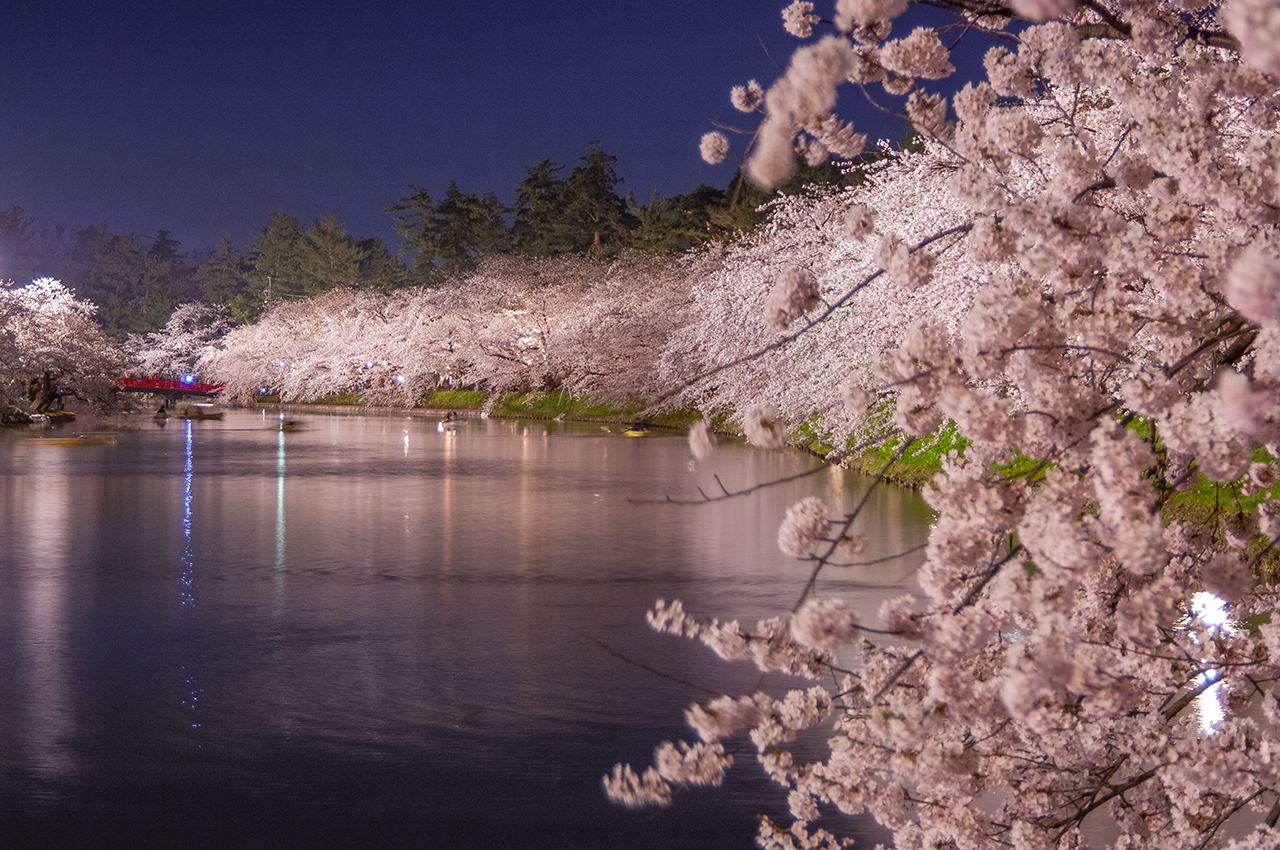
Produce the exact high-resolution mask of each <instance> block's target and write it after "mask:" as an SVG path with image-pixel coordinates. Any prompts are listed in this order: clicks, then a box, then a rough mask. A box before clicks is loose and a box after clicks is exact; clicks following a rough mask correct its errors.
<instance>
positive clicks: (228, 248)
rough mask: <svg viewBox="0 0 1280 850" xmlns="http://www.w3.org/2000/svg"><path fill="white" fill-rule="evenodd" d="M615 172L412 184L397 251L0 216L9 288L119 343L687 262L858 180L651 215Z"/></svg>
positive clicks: (595, 155)
mask: <svg viewBox="0 0 1280 850" xmlns="http://www.w3.org/2000/svg"><path fill="white" fill-rule="evenodd" d="M616 163H617V158H616V157H614V156H611V155H609V154H607V153H605V152H604V151H603V150H601V149H600V147H599V144H598V143H596V142H592V143H591V144H590V145H589V146H588V151H587V154H586V155H585V156H583V157H582V158H581V164H580V165H578V166H576V167H575V168H573V169H572V170H571V171H567V170H566V168H565V167H564V166H561V165H558V164H556V163H554V162H552V161H551V160H543V161H542V162H539V163H537V164H536V165H531V166H528V167H527V168H526V169H525V171H526V176H525V179H524V180H522V181H521V182H520V183H518V184H517V186H516V197H515V201H514V203H512V204H511V205H510V206H508V205H505V204H503V203H502V202H501V201H499V200H498V198H497V197H496V196H495V195H493V194H488V195H475V194H471V193H468V192H464V191H462V190H461V189H460V188H459V187H458V186H457V184H456V183H454V182H450V183H449V185H448V186H447V187H446V188H445V190H444V194H443V196H441V197H439V198H435V197H433V196H432V195H430V194H429V193H428V192H427V191H426V190H425V189H420V188H418V187H416V186H412V185H411V186H410V187H409V188H410V190H411V193H410V194H409V195H408V196H407V197H404V198H401V199H400V200H399V201H398V202H397V203H395V204H392V205H390V206H388V207H386V210H385V211H386V212H387V213H389V214H390V215H391V216H392V217H393V218H394V220H395V227H396V232H397V233H398V234H399V236H400V238H401V244H400V245H399V246H396V248H395V249H393V248H391V247H389V246H387V245H386V244H385V243H384V242H383V240H382V239H379V238H376V237H375V238H367V239H362V238H360V237H357V236H353V235H351V234H349V233H347V231H346V229H345V227H344V226H343V224H342V222H341V221H340V220H339V219H338V218H337V217H336V216H334V215H332V214H330V215H327V216H325V217H323V218H318V219H315V220H313V221H312V222H311V223H310V224H309V225H305V226H304V225H303V224H302V223H301V222H300V221H299V220H298V219H296V218H294V217H293V216H291V215H289V214H287V213H285V212H282V211H281V212H275V213H272V214H271V216H270V217H269V218H268V220H267V222H266V224H265V225H264V226H263V228H262V230H261V231H260V232H259V233H257V234H256V235H255V236H254V237H253V238H252V239H251V240H250V242H249V244H248V245H246V246H237V245H236V244H235V243H234V242H233V241H232V240H231V238H230V237H229V236H228V235H227V234H226V233H225V232H224V233H223V236H222V239H221V243H220V244H219V245H218V246H217V247H216V248H213V249H209V248H198V249H194V250H190V251H187V252H181V251H179V247H180V246H179V243H178V242H177V241H176V240H174V239H172V238H171V237H170V233H169V231H166V230H161V231H160V232H159V233H158V234H157V235H156V236H154V237H144V236H138V235H134V234H115V233H111V232H109V231H108V230H107V229H106V228H105V227H87V228H85V229H84V230H80V231H75V232H71V231H68V230H67V229H66V228H64V227H63V226H61V225H58V226H56V227H53V228H42V229H37V228H35V227H34V221H33V220H32V219H29V218H27V217H26V216H25V215H24V213H23V210H22V208H21V207H20V206H14V207H12V208H10V209H9V210H7V211H3V212H0V258H2V259H0V262H2V263H3V266H0V282H3V281H12V282H14V283H17V284H19V285H20V284H23V283H26V282H29V281H30V280H32V279H34V278H36V277H45V276H47V277H56V278H59V279H60V280H61V281H62V282H63V283H64V284H65V285H66V286H67V287H69V288H70V289H72V290H73V291H74V292H75V293H76V296H77V297H79V298H81V299H86V300H89V301H92V302H93V303H95V304H97V305H98V321H99V323H100V324H101V325H102V327H103V330H104V331H106V333H107V334H109V335H111V336H114V337H116V338H119V339H123V338H125V337H127V336H128V335H129V334H141V333H148V332H151V331H155V330H157V329H159V328H160V327H162V326H163V325H164V324H165V322H166V321H167V320H168V318H169V315H170V314H171V313H172V312H173V309H174V308H175V307H176V306H177V305H179V304H182V303H185V302H189V301H202V302H204V303H206V304H221V305H225V306H226V307H227V308H228V310H229V311H230V313H231V315H232V317H233V318H234V319H235V320H236V321H237V322H241V323H248V322H253V321H255V320H256V319H257V318H258V317H259V316H260V315H261V314H262V312H263V311H264V310H265V309H266V308H267V307H268V306H269V305H270V304H271V303H272V302H275V301H279V300H282V299H296V298H305V297H309V296H312V295H318V294H320V293H322V292H325V291H328V290H330V289H334V288H336V287H341V286H347V287H353V288H357V289H375V290H381V291H389V290H393V289H398V288H401V287H405V286H437V285H439V284H441V283H442V282H443V281H445V280H446V279H448V278H449V277H450V276H452V275H457V274H460V273H464V272H466V271H468V270H470V269H472V268H474V267H475V266H476V264H477V263H478V262H479V261H480V259H481V258H483V257H485V256H487V255H491V254H501V253H517V254H524V255H529V256H539V257H552V256H558V255H562V254H570V253H588V252H597V253H601V254H603V255H605V256H608V255H611V254H614V253H617V252H618V251H621V250H623V249H627V248H631V249H638V250H643V251H649V252H654V253H674V252H679V251H684V250H687V249H689V248H692V247H695V246H697V245H699V244H702V243H705V242H707V241H709V240H714V239H719V240H725V239H730V238H733V237H735V236H736V235H738V234H740V233H742V232H744V231H750V230H751V229H753V228H754V227H755V226H757V225H758V224H759V223H760V222H761V221H762V220H763V218H764V216H763V214H762V213H760V212H759V211H758V208H759V207H760V206H761V205H762V204H764V203H765V202H766V201H767V200H768V199H769V197H771V196H772V195H773V194H776V193H785V194H790V193H794V192H797V191H799V190H800V189H801V188H803V186H805V185H807V184H810V183H816V182H822V183H845V182H851V181H856V180H857V179H858V175H857V174H856V173H855V174H851V175H846V174H842V173H841V172H840V170H839V169H837V168H836V167H835V166H833V165H830V164H827V165H823V166H819V167H816V168H811V167H808V166H805V165H804V164H803V162H801V164H800V169H799V171H798V172H797V176H796V177H795V178H793V179H792V180H791V181H790V182H789V183H788V184H787V185H785V186H782V187H780V188H779V189H777V190H775V192H771V193H765V192H762V191H761V190H759V189H757V188H755V187H754V186H752V185H751V184H750V183H747V182H745V181H743V180H741V177H740V176H738V177H735V179H734V181H733V182H731V184H730V186H729V188H728V189H716V188H712V187H710V186H705V185H702V186H698V187H697V188H696V189H694V190H693V191H691V192H688V193H686V194H683V195H676V196H674V197H668V198H664V197H661V196H659V195H658V194H657V193H656V192H655V193H654V194H653V195H652V196H651V197H650V198H649V199H648V202H647V203H643V204H642V203H639V202H638V201H637V200H636V198H635V197H634V195H633V194H632V193H627V194H626V195H620V194H619V192H618V190H619V187H620V185H621V184H622V182H623V181H622V178H620V177H619V176H618V173H617V171H616V169H615V164H616ZM566 171H567V173H566Z"/></svg>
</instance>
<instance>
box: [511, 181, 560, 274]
mask: <svg viewBox="0 0 1280 850" xmlns="http://www.w3.org/2000/svg"><path fill="white" fill-rule="evenodd" d="M563 170H564V166H563V165H557V164H556V163H554V162H552V161H551V160H549V159H544V160H542V162H539V163H538V164H536V165H530V166H528V167H526V168H525V172H526V173H527V176H526V177H525V179H524V180H523V181H522V182H520V183H519V184H518V190H519V191H518V192H517V193H516V203H515V222H514V223H513V224H512V227H511V230H512V235H513V236H514V237H515V247H516V250H517V251H518V252H520V253H521V254H532V255H534V256H538V257H550V256H554V255H556V254H564V253H567V252H569V251H572V250H573V235H572V233H571V232H570V229H569V228H568V226H567V224H568V222H567V219H566V217H565V212H564V199H563V197H562V195H561V182H562V181H561V179H560V178H559V177H557V176H556V175H557V174H559V173H560V172H561V171H563Z"/></svg>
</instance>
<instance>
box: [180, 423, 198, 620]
mask: <svg viewBox="0 0 1280 850" xmlns="http://www.w3.org/2000/svg"><path fill="white" fill-rule="evenodd" d="M185 427H186V452H185V458H186V461H185V467H184V469H183V479H182V536H183V537H184V538H185V543H184V546H183V549H182V606H183V607H184V608H190V607H193V606H194V605H195V604H196V597H195V593H194V591H195V581H196V579H195V571H196V567H195V554H194V552H193V551H192V548H191V479H192V476H193V474H194V473H195V464H194V461H193V456H192V451H191V448H192V447H191V436H192V435H191V420H190V419H187V420H185Z"/></svg>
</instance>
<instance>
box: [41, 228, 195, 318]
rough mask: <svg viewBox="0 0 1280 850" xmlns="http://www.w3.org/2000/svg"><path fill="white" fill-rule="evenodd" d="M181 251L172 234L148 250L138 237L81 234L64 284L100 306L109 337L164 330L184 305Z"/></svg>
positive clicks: (101, 232)
mask: <svg viewBox="0 0 1280 850" xmlns="http://www.w3.org/2000/svg"><path fill="white" fill-rule="evenodd" d="M176 246H177V243H176V242H174V241H173V240H171V239H169V238H168V234H167V233H163V234H162V235H161V237H157V239H156V240H155V241H154V243H153V245H151V246H145V245H144V244H143V242H142V240H141V239H140V238H139V237H138V236H135V235H132V234H130V235H124V236H121V235H115V234H112V233H110V232H108V231H107V229H106V228H102V227H88V228H86V229H84V230H82V231H80V232H79V233H78V234H76V242H75V247H74V249H73V250H72V255H71V259H70V261H69V262H68V264H67V269H66V274H65V277H64V280H65V282H66V283H67V285H68V286H69V287H70V288H71V289H72V290H74V292H75V293H76V297H78V298H80V299H82V300H86V301H92V302H93V303H94V304H96V305H98V313H97V319H98V321H99V323H100V324H101V325H102V327H103V329H104V330H105V331H106V333H107V334H108V335H110V336H113V337H116V338H119V339H123V338H124V337H126V336H127V335H129V334H131V333H134V334H136V333H148V332H151V331H154V330H157V329H158V328H160V327H163V326H164V323H165V322H166V321H167V320H168V318H169V314H170V313H172V312H173V308H174V307H175V306H177V304H178V300H179V297H178V296H179V292H178V286H177V285H176V280H175V274H174V266H175V262H176V261H178V260H179V259H180V256H179V255H178V254H177V253H176Z"/></svg>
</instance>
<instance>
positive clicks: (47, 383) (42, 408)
mask: <svg viewBox="0 0 1280 850" xmlns="http://www.w3.org/2000/svg"><path fill="white" fill-rule="evenodd" d="M27 398H28V399H29V400H30V402H31V410H32V412H33V413H47V412H48V411H49V409H50V408H52V407H53V405H54V404H55V403H56V402H57V401H58V398H59V393H58V389H57V387H55V386H54V384H53V376H52V375H51V374H49V372H47V371H46V372H45V373H44V376H43V377H40V378H32V379H31V383H30V384H29V385H28V387H27Z"/></svg>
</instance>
